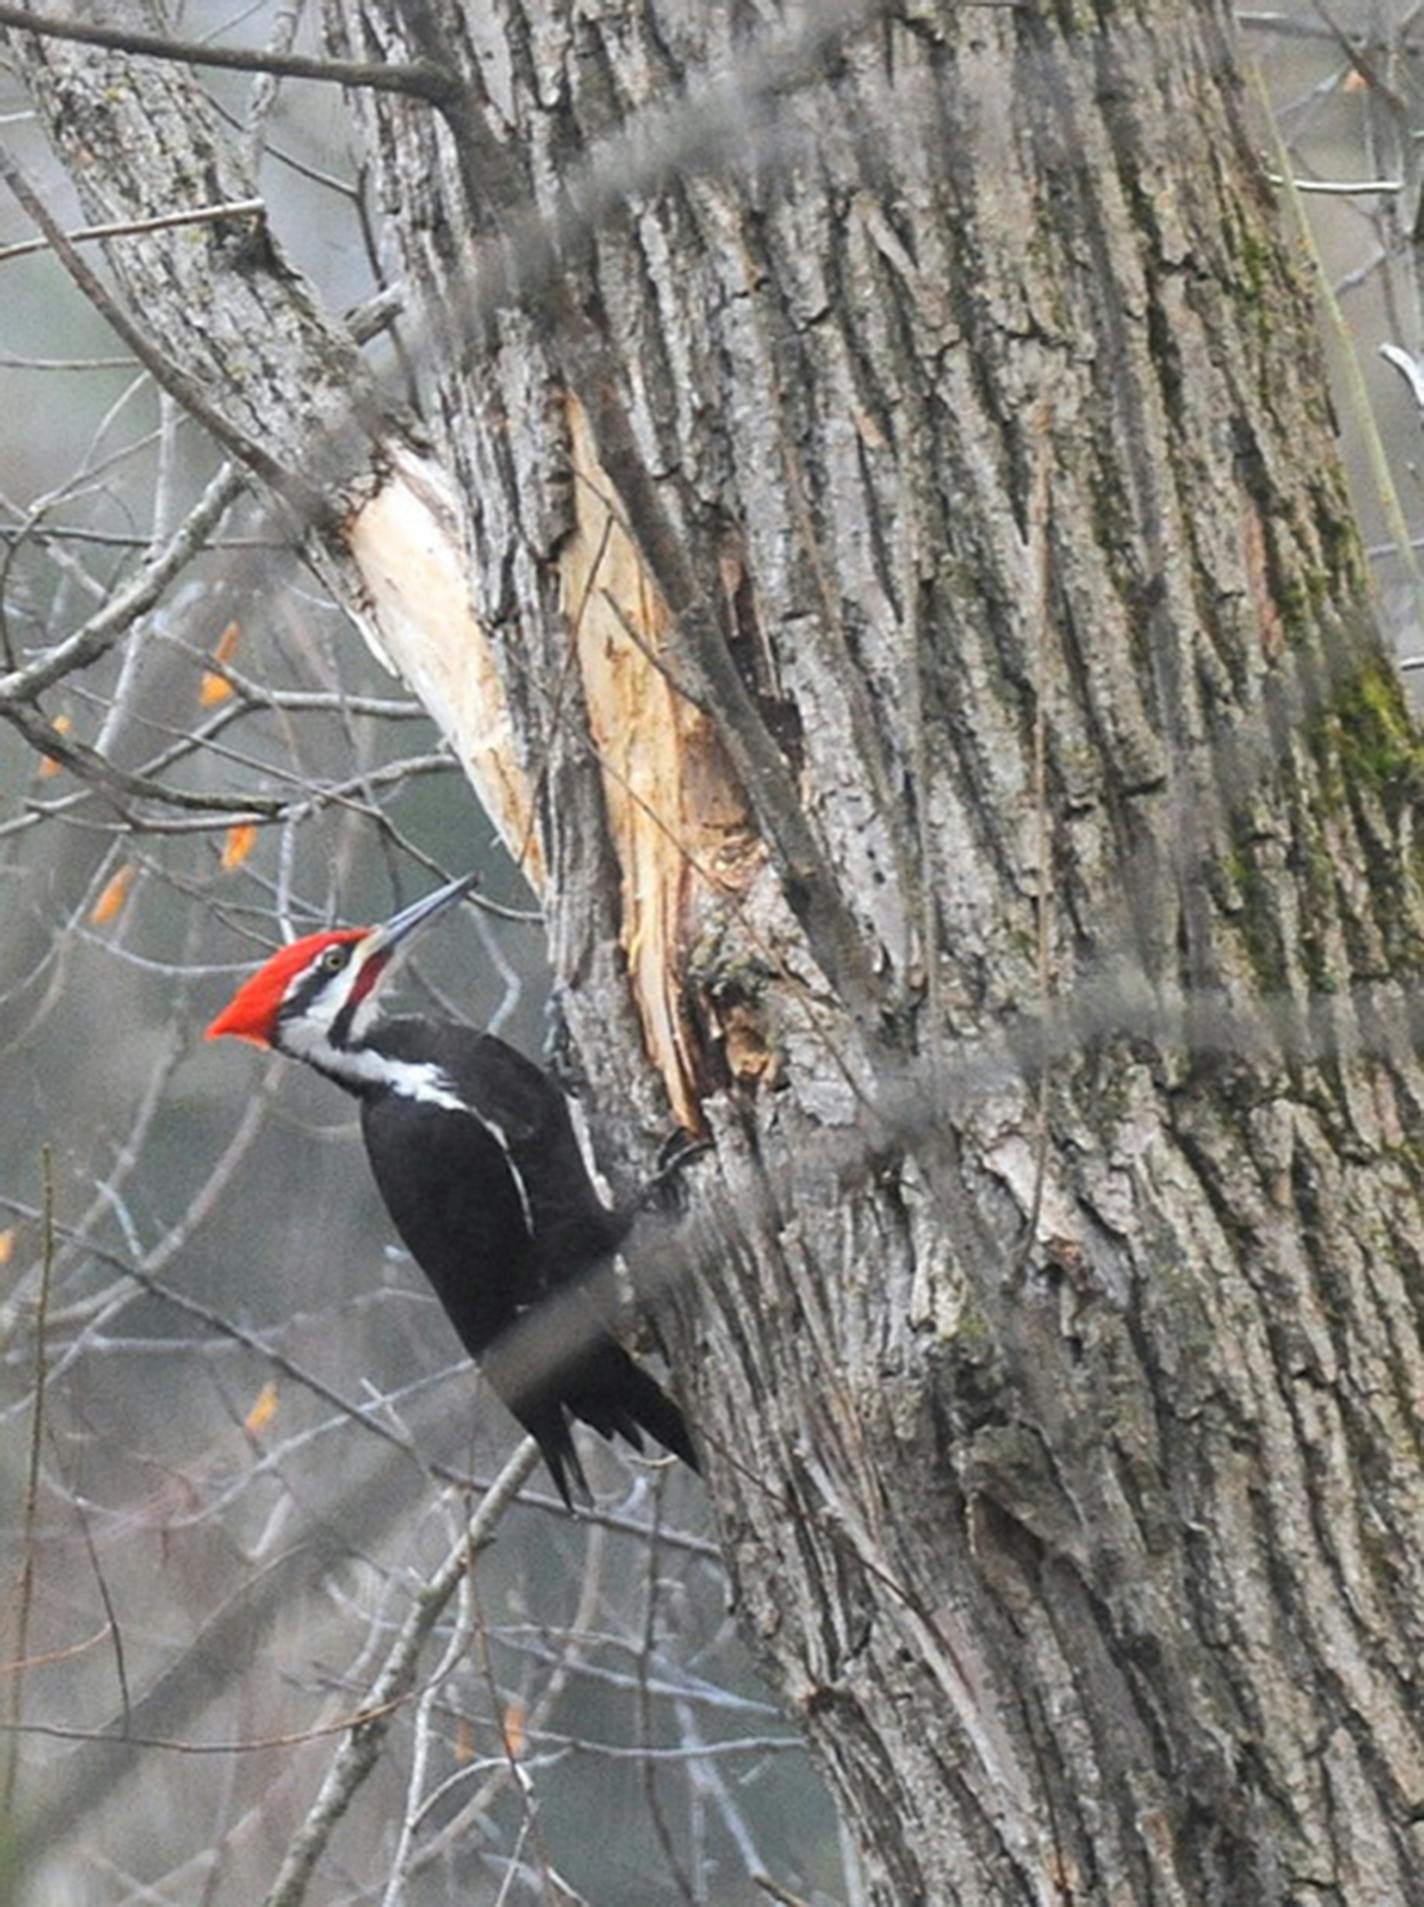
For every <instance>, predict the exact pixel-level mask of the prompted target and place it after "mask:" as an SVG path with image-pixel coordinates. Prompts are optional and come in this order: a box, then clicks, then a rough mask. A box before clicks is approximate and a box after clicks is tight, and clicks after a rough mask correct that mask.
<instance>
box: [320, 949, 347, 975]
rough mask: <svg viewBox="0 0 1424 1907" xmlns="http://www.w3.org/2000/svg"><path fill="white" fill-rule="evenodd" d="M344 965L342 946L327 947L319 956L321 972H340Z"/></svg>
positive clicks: (344, 953)
mask: <svg viewBox="0 0 1424 1907" xmlns="http://www.w3.org/2000/svg"><path fill="white" fill-rule="evenodd" d="M345 965H346V949H345V948H344V947H328V948H327V950H326V952H325V953H324V954H323V955H322V957H321V970H322V972H323V973H340V971H341V969H342V968H343V967H344V966H345Z"/></svg>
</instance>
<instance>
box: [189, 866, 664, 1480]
mask: <svg viewBox="0 0 1424 1907" xmlns="http://www.w3.org/2000/svg"><path fill="white" fill-rule="evenodd" d="M474 884H475V883H474V880H473V879H472V878H469V877H466V878H463V879H461V880H457V881H450V882H449V883H448V884H447V885H446V886H444V887H440V888H437V889H436V890H435V892H434V893H432V894H427V895H426V896H425V897H424V899H423V900H418V901H416V902H415V903H414V904H413V905H412V906H410V907H406V908H403V909H402V910H401V912H400V913H398V914H396V915H394V916H393V917H392V919H390V920H388V921H386V922H385V923H384V924H383V925H382V926H379V927H367V928H359V927H348V928H337V929H334V930H332V931H330V932H327V933H319V934H308V935H307V936H306V938H305V939H304V940H298V941H294V942H293V943H292V944H291V945H290V946H288V947H283V948H282V950H281V951H280V952H279V953H275V954H273V956H272V958H271V959H270V960H269V961H268V962H267V964H266V965H265V966H264V967H261V968H260V969H259V970H258V971H257V972H256V973H255V974H254V975H253V976H252V978H251V979H250V980H248V981H247V982H246V983H245V984H244V985H243V986H242V987H241V988H239V990H238V992H237V994H236V995H235V996H234V998H233V999H232V1000H231V1001H230V1002H229V1004H228V1006H227V1007H226V1008H225V1009H224V1010H223V1012H221V1013H220V1014H219V1015H218V1017H217V1018H216V1019H215V1020H214V1021H213V1023H212V1025H211V1026H210V1027H209V1028H208V1038H209V1039H219V1038H221V1037H222V1036H223V1035H224V1034H234V1035H236V1036H237V1037H238V1038H239V1039H246V1040H252V1041H254V1042H255V1043H256V1044H257V1045H259V1046H268V1047H275V1048H276V1049H277V1050H278V1051H279V1052H282V1053H290V1054H291V1055H292V1056H293V1058H295V1059H300V1060H305V1061H306V1063H307V1065H308V1066H313V1067H315V1068H316V1070H317V1071H318V1072H319V1073H324V1074H325V1075H326V1077H327V1078H328V1079H331V1080H334V1081H335V1082H336V1084H337V1085H338V1086H341V1087H344V1088H345V1090H346V1091H347V1092H349V1093H353V1094H354V1095H355V1096H356V1098H357V1099H359V1100H360V1102H361V1132H362V1136H363V1137H364V1139H365V1142H366V1153H367V1156H368V1157H369V1159H370V1161H371V1170H372V1171H373V1172H374V1173H375V1175H376V1184H377V1185H378V1186H379V1187H380V1191H381V1196H382V1198H383V1199H384V1200H385V1202H386V1209H387V1211H388V1212H389V1213H390V1215H391V1218H392V1220H393V1221H394V1224H395V1228H396V1230H397V1231H398V1232H399V1233H400V1235H401V1238H402V1239H403V1240H404V1241H405V1244H406V1245H407V1246H408V1247H409V1249H410V1252H411V1255H412V1256H413V1257H414V1258H415V1260H416V1262H417V1264H419V1265H420V1267H421V1269H422V1270H423V1271H424V1272H425V1274H426V1276H427V1277H428V1278H429V1279H430V1282H431V1284H433V1285H434V1287H435V1291H436V1294H437V1296H438V1297H439V1299H440V1302H441V1303H442V1304H443V1305H444V1307H445V1310H446V1311H447V1313H448V1314H449V1317H450V1321H451V1323H452V1324H453V1325H454V1327H455V1329H456V1331H458V1333H459V1334H460V1339H461V1342H462V1343H463V1344H464V1346H465V1349H466V1350H467V1351H468V1352H469V1353H470V1355H471V1356H472V1357H475V1358H480V1359H482V1360H483V1361H484V1363H485V1368H486V1374H487V1375H488V1376H489V1378H490V1381H491V1384H492V1385H493V1387H494V1389H495V1390H496V1391H497V1392H498V1394H499V1395H500V1396H501V1397H502V1398H503V1399H504V1402H505V1403H506V1404H507V1405H508V1406H509V1408H510V1409H511V1410H512V1411H513V1413H514V1415H515V1416H516V1417H517V1418H518V1419H519V1421H520V1423H521V1424H523V1426H524V1428H525V1429H526V1430H527V1431H528V1432H529V1433H530V1435H531V1436H532V1437H534V1438H535V1439H536V1441H537V1442H538V1445H539V1449H540V1452H541V1454H542V1455H543V1458H544V1462H545V1463H546V1464H547V1465H548V1468H549V1473H550V1475H551V1476H552V1477H553V1479H554V1482H555V1484H556V1485H557V1486H558V1490H559V1494H560V1495H561V1496H562V1497H563V1499H564V1502H565V1503H566V1504H567V1505H568V1506H569V1508H570V1509H572V1508H573V1499H572V1496H571V1493H570V1487H569V1483H570V1478H572V1479H573V1482H574V1483H575V1485H576V1486H577V1487H578V1489H579V1490H580V1491H581V1492H582V1493H583V1494H584V1495H585V1496H587V1494H588V1484H587V1482H586V1480H585V1478H584V1474H583V1468H582V1466H581V1464H580V1463H579V1460H578V1456H577V1453H576V1452H575V1450H574V1446H573V1440H572V1437H571V1436H570V1433H569V1418H570V1417H571V1416H572V1417H577V1418H579V1419H581V1420H582V1421H583V1422H584V1423H586V1424H591V1425H592V1426H593V1428H594V1429H595V1430H597V1431H600V1432H602V1434H603V1435H604V1436H605V1437H611V1436H612V1435H613V1434H614V1432H615V1431H616V1432H618V1433H619V1434H620V1435H621V1436H623V1437H626V1438H627V1439H628V1441H629V1442H630V1443H631V1444H632V1445H633V1447H634V1448H635V1449H638V1450H641V1449H642V1447H643V1440H642V1435H641V1433H642V1432H643V1431H647V1432H648V1433H649V1434H650V1435H651V1436H652V1437H654V1438H656V1440H657V1441H658V1442H659V1443H660V1444H662V1445H663V1446H664V1448H665V1449H667V1450H670V1451H672V1452H673V1454H674V1455H675V1456H678V1457H681V1458H682V1460H683V1462H684V1463H687V1464H690V1465H691V1466H692V1468H693V1469H694V1470H696V1469H697V1467H698V1464H697V1458H696V1455H695V1454H694V1452H693V1448H692V1444H691V1441H690V1439H689V1437H688V1434H687V1425H686V1423H685V1422H684V1420H683V1416H682V1412H681V1411H680V1410H679V1409H678V1407H677V1405H676V1404H675V1403H674V1402H673V1401H672V1399H671V1398H670V1397H668V1396H667V1394H666V1393H665V1392H664V1391H663V1390H662V1389H661V1388H660V1386H659V1385H658V1384H656V1383H655V1382H654V1380H653V1379H652V1378H651V1377H649V1376H648V1374H647V1372H646V1371H643V1370H640V1369H639V1367H638V1366H637V1365H636V1364H635V1363H634V1362H633V1360H632V1358H631V1357H629V1355H628V1353H627V1352H626V1351H625V1350H624V1349H623V1347H622V1346H621V1345H620V1344H619V1343H618V1342H617V1340H616V1339H615V1338H614V1337H613V1336H612V1335H611V1334H610V1333H609V1331H608V1330H607V1328H606V1327H605V1326H604V1325H603V1323H602V1322H601V1321H600V1320H599V1319H598V1318H597V1317H596V1315H595V1314H594V1313H593V1309H592V1306H588V1307H586V1308H585V1314H584V1315H583V1316H582V1317H581V1319H580V1320H579V1322H580V1325H581V1326H582V1327H583V1328H582V1329H581V1330H580V1333H579V1338H580V1341H579V1342H578V1343H577V1344H574V1345H571V1346H569V1347H568V1348H567V1349H565V1350H563V1351H561V1352H560V1353H559V1354H558V1355H557V1356H556V1357H555V1358H553V1359H552V1360H551V1359H548V1358H543V1359H540V1360H537V1362H538V1368H537V1369H533V1370H528V1369H526V1370H521V1371H518V1372H517V1373H516V1372H515V1370H514V1366H513V1365H512V1364H509V1363H508V1362H506V1363H505V1364H504V1365H503V1366H502V1364H501V1359H500V1351H499V1341H500V1340H501V1338H503V1337H504V1336H505V1334H506V1333H508V1332H509V1331H510V1329H511V1327H512V1326H514V1325H516V1324H517V1323H519V1322H520V1320H521V1319H522V1318H524V1317H525V1316H526V1315H527V1314H528V1313H529V1312H530V1311H531V1310H532V1309H533V1308H534V1307H535V1306H537V1305H538V1304H539V1303H540V1301H541V1300H542V1299H545V1298H548V1297H549V1296H550V1295H551V1294H553V1293H555V1292H558V1291H560V1290H562V1289H565V1288H567V1287H568V1286H570V1285H573V1284H576V1283H577V1282H578V1281H579V1280H580V1279H582V1278H585V1277H587V1276H588V1275H590V1274H591V1273H592V1272H594V1271H596V1270H597V1269H598V1268H599V1267H600V1266H601V1265H603V1264H605V1263H606V1262H607V1261H608V1259H609V1258H610V1257H611V1255H612V1254H613V1252H614V1251H615V1250H616V1249H617V1247H618V1246H619V1244H620V1243H621V1242H622V1240H623V1239H624V1238H625V1237H626V1236H627V1234H628V1232H629V1230H630V1229H631V1227H632V1223H633V1217H634V1214H635V1212H636V1209H637V1207H636V1206H634V1207H632V1208H626V1209H620V1210H610V1209H609V1208H608V1207H607V1206H606V1205H604V1203H603V1202H602V1200H601V1199H600V1198H599V1196H598V1194H597V1192H596V1191H595V1189H594V1186H593V1184H592V1181H591V1180H590V1178H589V1176H588V1170H587V1168H586V1166H585V1165H584V1161H583V1155H582V1153H581V1152H580V1150H579V1145H578V1140H577V1139H576V1138H575V1136H574V1130H573V1125H572V1122H571V1120H570V1118H569V1108H568V1103H567V1101H566V1100H565V1098H564V1095H563V1094H562V1092H560V1090H559V1088H558V1087H557V1085H555V1083H554V1081H553V1080H552V1079H550V1077H549V1076H548V1074H547V1073H545V1072H543V1071H542V1070H541V1069H540V1068H539V1067H538V1066H535V1065H534V1064H533V1063H532V1062H531V1061H529V1060H527V1059H526V1058H525V1057H524V1055H523V1054H522V1053H518V1052H516V1051H515V1050H514V1048H513V1047H512V1046H506V1045H505V1043H504V1041H503V1040H499V1039H496V1038H495V1037H494V1036H493V1034H490V1033H481V1032H478V1031H476V1029H475V1028H474V1027H472V1026H463V1025H461V1024H460V1023H459V1022H458V1021H452V1020H429V1019H416V1018H410V1019H397V1020H379V1019H378V1018H377V1006H376V1001H375V992H376V988H377V986H378V985H379V983H380V980H381V977H382V975H383V974H384V973H385V972H386V969H387V968H388V966H389V964H390V961H391V958H392V956H393V954H394V953H395V951H396V949H397V947H399V946H401V945H402V943H404V942H405V941H406V940H407V939H408V938H409V936H410V935H411V934H413V933H414V932H415V930H416V929H417V928H418V927H421V926H423V925H424V924H425V923H426V922H427V921H429V920H431V919H433V917H434V916H435V915H436V914H438V913H440V912H441V911H442V909H444V908H446V907H448V906H450V905H451V903H452V902H454V901H456V900H458V899H459V898H460V897H461V896H462V895H463V894H466V893H468V892H469V891H470V889H471V888H472V887H473V886H474ZM526 1362H527V1360H526Z"/></svg>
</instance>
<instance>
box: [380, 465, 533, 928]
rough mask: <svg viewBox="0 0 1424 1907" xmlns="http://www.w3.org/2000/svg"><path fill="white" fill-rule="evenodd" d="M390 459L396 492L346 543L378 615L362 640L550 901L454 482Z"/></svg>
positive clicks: (385, 491)
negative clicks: (409, 695) (475, 599)
mask: <svg viewBox="0 0 1424 1907" xmlns="http://www.w3.org/2000/svg"><path fill="white" fill-rule="evenodd" d="M386 455H387V460H388V464H389V471H388V474H387V477H386V481H385V482H384V483H382V484H381V486H380V488H379V489H378V490H377V491H376V492H375V494H374V495H373V496H371V497H370V498H369V500H368V501H367V502H365V503H364V504H362V506H361V507H360V509H358V510H357V511H356V513H355V514H354V515H353V517H352V518H351V520H350V522H349V524H348V525H347V531H346V540H347V545H348V547H349V549H350V551H351V555H352V557H353V558H354V559H355V562H356V565H357V568H358V569H359V570H360V572H361V580H362V583H363V585H364V589H365V593H366V597H367V603H368V608H369V614H368V617H367V618H366V620H365V621H364V622H363V624H362V633H363V634H364V635H365V637H366V640H367V642H368V643H369V644H370V645H371V648H372V649H373V650H374V651H375V653H376V655H377V656H378V657H379V659H380V660H381V662H383V663H384V664H385V666H386V667H387V668H390V669H393V670H394V671H396V672H397V673H398V674H399V675H400V676H402V677H403V679H404V680H405V681H406V682H407V683H408V684H409V685H410V687H411V689H412V690H413V691H414V692H415V694H416V695H418V696H419V697H420V700H421V701H422V702H423V703H424V705H425V707H426V708H427V709H428V710H429V711H430V713H431V715H432V716H433V717H434V719H435V721H436V722H437V724H438V725H439V727H440V728H441V730H442V731H443V732H444V734H445V736H446V738H447V740H448V741H449V742H450V744H451V746H452V747H453V748H454V750H455V752H456V754H457V756H458V757H459V760H460V763H461V765H462V767H463V768H464V770H465V772H466V774H467V775H468V776H469V778H470V780H471V782H472V783H473V784H474V787H475V790H476V792H477V793H478V795H479V797H480V800H481V801H482V802H483V803H484V805H485V809H486V812H487V813H488V814H489V817H490V819H491V820H492V821H493V822H494V824H495V826H496V827H497V828H498V829H499V831H500V833H501V835H502V836H503V837H504V840H505V841H506V843H507V844H508V845H509V848H510V852H511V853H513V854H518V855H520V856H521V857H522V858H521V870H522V872H523V873H524V874H525V876H526V877H527V878H528V880H529V881H530V883H531V884H532V885H533V886H534V887H535V888H536V889H537V890H542V889H543V886H544V864H543V859H542V856H541V853H540V848H539V842H538V839H537V836H536V835H535V833H534V831H533V829H532V828H531V827H530V825H529V817H530V801H529V783H528V781H527V779H526V777H525V774H524V771H523V768H522V766H521V763H520V756H519V753H518V750H517V749H516V748H515V745H514V732H513V727H512V725H511V722H510V716H509V704H508V702H507V700H506V698H505V693H504V685H503V683H502V682H501V681H500V678H499V673H498V671H497V669H496V668H495V662H494V655H493V652H492V650H491V648H490V643H489V638H488V636H487V635H486V633H485V631H484V629H483V628H482V627H481V625H480V623H479V622H478V621H477V620H476V617H475V614H474V610H473V608H472V607H471V604H470V592H469V586H468V583H467V581H466V558H465V551H464V547H463V545H462V542H461V538H460V518H459V511H458V508H457V505H456V500H455V497H454V495H453V492H452V490H451V487H450V480H449V478H448V477H447V476H446V474H445V472H444V470H443V469H442V468H441V467H440V466H439V465H438V464H437V463H436V462H435V460H434V459H433V458H429V457H421V456H418V455H417V454H416V453H414V452H412V451H409V450H406V449H404V448H401V447H399V446H396V445H387V446H386Z"/></svg>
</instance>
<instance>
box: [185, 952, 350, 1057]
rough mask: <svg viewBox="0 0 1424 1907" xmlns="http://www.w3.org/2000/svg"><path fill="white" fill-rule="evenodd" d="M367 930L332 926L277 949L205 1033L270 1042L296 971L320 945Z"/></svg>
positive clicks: (258, 1043) (213, 1036)
mask: <svg viewBox="0 0 1424 1907" xmlns="http://www.w3.org/2000/svg"><path fill="white" fill-rule="evenodd" d="M368 932H369V929H368V928H365V927H336V928H332V929H330V930H329V931H328V932H326V933H322V934H307V935H306V936H305V938H304V939H302V940H294V941H293V942H292V943H291V945H290V946H289V947H283V948H281V949H279V951H278V952H276V953H274V954H273V956H272V958H271V959H270V960H269V961H268V962H267V963H266V965H265V966H262V967H259V968H258V969H257V971H256V973H254V974H253V976H252V978H251V979H250V980H244V981H243V983H242V985H241V986H240V987H239V988H238V990H237V992H236V993H235V994H234V995H233V996H232V998H231V999H230V1000H229V1001H228V1003H227V1005H226V1006H225V1007H224V1008H223V1010H222V1012H221V1013H219V1015H218V1017H217V1018H216V1019H215V1020H214V1021H213V1023H212V1025H211V1026H210V1027H209V1028H208V1030H207V1035H206V1037H207V1038H208V1039H210V1040H219V1039H222V1038H223V1037H224V1035H227V1034H230V1035H231V1036H232V1037H233V1038H234V1039H239V1040H251V1041H252V1042H253V1044H254V1045H255V1046H270V1045H271V1044H272V1036H273V1034H274V1033H275V1032H276V1030H277V1013H278V1010H279V1008H280V1007H281V1004H282V1001H283V999H284V998H285V997H286V992H287V988H288V987H289V986H290V985H291V984H292V981H293V980H294V979H295V977H296V976H297V974H299V973H300V972H301V971H302V969H303V968H304V967H306V966H309V965H310V964H311V962H312V960H313V959H314V958H315V957H316V955H317V954H319V953H321V952H322V950H323V949H324V948H326V947H344V946H347V945H349V944H350V942H352V941H353V940H364V939H365V938H366V935H367V933H368ZM374 978H375V976H374V975H372V979H374Z"/></svg>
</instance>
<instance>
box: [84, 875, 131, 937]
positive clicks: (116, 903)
mask: <svg viewBox="0 0 1424 1907" xmlns="http://www.w3.org/2000/svg"><path fill="white" fill-rule="evenodd" d="M133 877H134V868H133V864H132V863H129V864H128V865H126V866H124V867H121V868H120V869H119V870H118V872H117V873H116V874H114V875H113V876H112V877H111V878H110V879H109V880H108V881H106V882H105V884H104V891H103V893H102V894H101V895H100V896H99V898H98V900H96V901H95V903H94V907H93V911H92V912H91V913H90V915H89V922H90V925H91V926H93V927H103V926H105V925H107V923H108V922H109V921H111V920H112V919H113V918H114V916H115V914H117V913H118V911H119V909H120V908H121V907H122V906H123V904H124V900H125V897H126V896H127V894H128V891H129V889H130V888H131V887H132V886H133Z"/></svg>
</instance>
